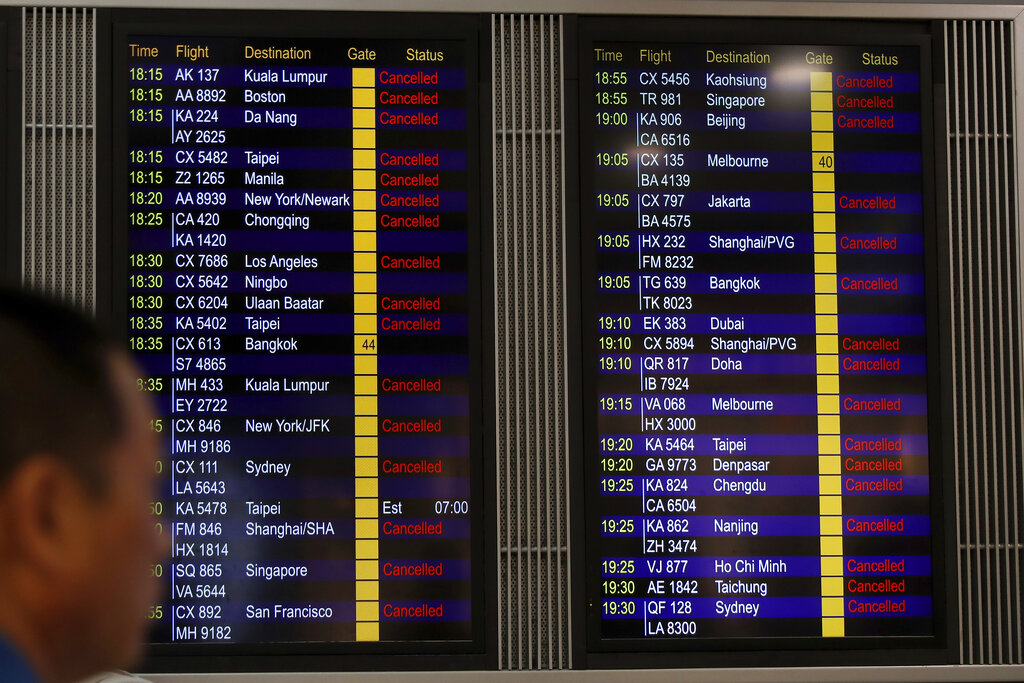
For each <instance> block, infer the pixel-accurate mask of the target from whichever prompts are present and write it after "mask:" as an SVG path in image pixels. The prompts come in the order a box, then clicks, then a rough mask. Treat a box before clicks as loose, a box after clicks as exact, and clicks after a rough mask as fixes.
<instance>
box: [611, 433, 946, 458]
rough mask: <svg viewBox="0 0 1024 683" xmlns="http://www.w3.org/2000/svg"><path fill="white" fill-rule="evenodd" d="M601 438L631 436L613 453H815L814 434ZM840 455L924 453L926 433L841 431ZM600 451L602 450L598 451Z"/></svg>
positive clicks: (648, 435) (816, 453)
mask: <svg viewBox="0 0 1024 683" xmlns="http://www.w3.org/2000/svg"><path fill="white" fill-rule="evenodd" d="M601 437H602V438H611V439H620V438H630V439H632V440H633V447H632V448H625V447H622V445H621V444H618V447H617V448H616V449H615V450H614V451H613V453H614V454H615V455H687V456H691V455H736V454H739V455H751V456H752V455H818V453H819V450H818V435H817V434H718V435H714V436H713V435H710V434H694V435H690V436H686V435H672V436H651V435H650V434H602V435H601ZM840 446H841V448H842V454H843V455H927V454H928V435H927V434H845V435H843V437H842V438H841V440H840ZM602 452H604V451H602Z"/></svg>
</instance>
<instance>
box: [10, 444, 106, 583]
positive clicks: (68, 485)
mask: <svg viewBox="0 0 1024 683" xmlns="http://www.w3.org/2000/svg"><path fill="white" fill-rule="evenodd" d="M4 488H5V489H6V492H5V495H4V496H3V499H4V510H3V523H4V525H5V527H6V535H7V537H8V539H9V543H10V549H11V552H12V553H16V554H17V556H18V557H20V559H21V560H22V561H23V562H26V563H30V564H31V567H32V570H33V571H34V572H36V573H37V575H38V576H40V577H41V578H44V579H48V578H53V577H56V576H59V575H60V574H61V573H63V572H64V571H65V570H66V569H67V567H68V566H69V563H73V562H74V559H75V558H74V557H73V550H74V548H75V547H76V545H78V544H81V543H82V542H83V541H86V542H87V539H85V538H83V536H82V531H83V522H85V521H87V519H88V508H87V506H86V505H85V503H86V500H85V497H86V492H85V490H84V488H83V486H82V484H81V482H80V481H79V480H78V477H76V476H75V474H74V473H73V472H71V470H70V469H69V468H68V467H67V466H66V465H64V464H63V463H62V462H60V461H59V460H57V459H56V458H53V457H51V456H46V455H37V456H33V457H30V458H28V459H27V460H26V461H25V462H24V463H23V464H22V465H21V466H20V467H18V469H17V470H16V471H15V472H14V473H12V475H11V476H10V477H9V478H8V481H7V484H6V486H5V487H4Z"/></svg>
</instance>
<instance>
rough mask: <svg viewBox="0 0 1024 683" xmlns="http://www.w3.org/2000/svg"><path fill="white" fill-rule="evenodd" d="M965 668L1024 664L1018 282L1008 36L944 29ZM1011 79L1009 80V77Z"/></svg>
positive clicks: (991, 30) (997, 28)
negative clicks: (966, 666) (1023, 645)
mask: <svg viewBox="0 0 1024 683" xmlns="http://www.w3.org/2000/svg"><path fill="white" fill-rule="evenodd" d="M944 35H945V41H946V59H945V64H946V84H947V101H946V122H947V128H946V131H947V146H946V150H947V157H948V159H947V161H948V164H947V168H948V170H949V200H948V202H949V203H948V208H949V220H950V225H949V239H950V243H949V253H950V263H949V267H950V273H951V283H950V285H951V311H950V313H951V321H952V328H953V329H952V335H951V342H952V348H951V351H952V354H951V355H952V358H953V366H952V367H951V368H948V369H944V370H947V371H949V372H951V373H952V377H953V404H954V416H953V417H954V419H953V429H954V432H955V438H954V444H953V445H954V453H953V457H954V463H955V467H954V469H955V473H956V481H955V482H954V489H955V491H956V525H957V553H958V563H957V587H958V589H959V596H958V597H959V618H960V637H961V641H960V660H961V662H962V663H964V664H1020V663H1024V647H1022V617H1024V614H1022V609H1021V569H1022V567H1021V560H1022V559H1024V557H1022V554H1024V550H1022V546H1021V535H1020V530H1021V529H1020V527H1021V521H1020V514H1021V512H1022V511H1024V500H1022V496H1024V481H1022V478H1021V476H1022V474H1024V466H1022V465H1021V457H1022V454H1024V450H1022V443H1021V424H1020V423H1021V415H1022V414H1024V377H1022V373H1021V369H1022V366H1021V362H1022V348H1021V341H1022V336H1024V335H1022V327H1021V326H1022V320H1021V315H1020V296H1021V294H1020V292H1021V289H1020V287H1021V280H1020V278H1021V275H1020V268H1019V266H1020V264H1019V262H1018V255H1019V253H1020V244H1019V232H1018V226H1017V220H1018V211H1017V201H1016V192H1015V189H1014V188H1016V174H1017V169H1016V165H1015V163H1014V160H1015V159H1016V158H1017V154H1018V150H1017V139H1016V131H1015V129H1014V128H1015V124H1014V122H1015V121H1016V113H1015V105H1014V100H1013V83H1014V82H1015V81H1014V77H1013V72H1012V69H1013V54H1014V47H1013V39H1014V37H1013V27H1012V24H1009V23H1005V22H998V21H975V20H970V21H947V22H945V32H944ZM1008 75H1009V77H1008Z"/></svg>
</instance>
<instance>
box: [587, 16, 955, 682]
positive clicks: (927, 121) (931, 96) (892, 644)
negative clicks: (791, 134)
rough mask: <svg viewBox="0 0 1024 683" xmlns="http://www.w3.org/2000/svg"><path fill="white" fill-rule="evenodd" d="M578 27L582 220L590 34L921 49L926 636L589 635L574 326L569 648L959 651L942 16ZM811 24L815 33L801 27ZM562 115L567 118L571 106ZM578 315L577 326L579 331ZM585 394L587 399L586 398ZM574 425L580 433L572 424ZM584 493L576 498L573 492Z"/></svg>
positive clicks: (795, 655)
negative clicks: (929, 617)
mask: <svg viewBox="0 0 1024 683" xmlns="http://www.w3.org/2000/svg"><path fill="white" fill-rule="evenodd" d="M579 24H580V30H579V32H578V36H579V38H578V39H579V45H578V50H577V59H578V60H579V65H578V67H577V68H578V69H579V90H578V93H579V94H578V97H579V115H578V116H577V117H576V120H577V121H578V122H579V123H578V126H579V128H578V131H577V133H578V137H577V139H578V144H579V150H580V151H579V153H578V154H577V157H578V158H579V159H580V169H579V175H578V176H577V178H578V180H579V190H578V191H579V196H580V202H579V204H578V206H579V209H580V214H579V219H580V223H581V224H582V223H584V222H585V220H586V217H587V216H588V215H592V213H593V209H592V208H587V209H585V208H584V202H587V201H588V198H587V197H584V196H583V188H584V187H585V186H592V184H593V169H592V168H591V166H590V165H589V163H588V161H589V160H588V159H583V158H582V150H583V148H584V146H585V145H584V136H585V135H587V134H588V133H584V130H586V127H587V125H588V124H589V122H590V119H589V118H588V114H589V113H590V112H591V110H592V105H591V103H590V100H589V98H588V97H586V94H587V93H589V89H590V87H591V86H590V81H589V76H587V75H585V74H583V73H582V67H583V65H584V64H586V63H588V61H587V56H588V54H587V52H588V50H589V49H590V46H591V45H592V44H593V43H594V42H595V41H608V42H650V43H658V42H676V43H703V42H715V43H737V44H751V43H756V44H762V45H771V44H797V45H800V44H808V43H813V44H819V45H844V44H845V45H885V44H891V45H895V44H901V45H911V46H919V47H920V49H921V124H922V125H921V140H922V149H921V153H922V207H923V216H922V219H923V223H924V241H925V245H924V251H925V253H924V260H925V289H926V292H927V293H928V295H927V296H926V301H925V309H926V334H927V338H926V339H927V357H928V360H929V362H928V371H927V384H928V407H929V410H928V436H929V475H930V494H931V498H930V512H931V521H932V534H931V537H932V579H933V584H932V597H933V615H934V616H933V618H934V623H935V629H936V630H935V636H934V637H925V638H921V637H907V638H899V639H895V638H887V637H879V638H850V639H838V638H821V637H819V638H736V639H728V638H715V639H712V638H695V639H693V640H682V639H676V640H669V641H667V642H666V641H653V642H652V641H641V640H639V639H629V640H622V641H610V640H600V639H599V638H598V637H597V631H596V622H597V620H596V619H594V618H592V617H591V614H590V610H589V609H588V599H589V598H590V596H591V595H593V598H594V600H595V601H596V600H597V599H598V598H599V596H598V595H596V593H591V591H594V590H595V587H594V586H591V585H590V583H591V576H590V574H589V572H587V570H586V562H587V561H588V560H593V559H594V557H596V556H593V557H592V554H591V553H589V552H588V550H587V549H586V547H584V546H591V545H592V544H593V543H594V542H595V540H596V535H595V533H594V531H593V529H594V525H593V524H589V523H588V521H587V514H588V513H590V514H593V513H592V508H593V505H592V504H591V503H589V502H588V501H593V500H595V496H596V495H597V493H595V492H596V491H598V487H597V483H598V481H599V474H598V473H597V472H596V470H595V469H593V468H591V469H590V470H589V471H587V472H586V473H584V466H583V460H584V458H586V457H587V454H588V453H590V452H593V451H594V449H595V448H596V439H597V437H596V429H597V424H596V421H597V415H596V409H595V407H594V406H593V405H587V404H586V403H585V402H586V401H587V400H588V399H592V398H593V397H594V396H595V395H596V394H595V391H594V388H593V382H592V374H593V373H592V371H591V370H590V368H592V367H593V364H594V362H595V361H596V353H595V351H594V349H593V348H592V347H591V348H590V349H587V347H586V346H585V343H584V340H583V338H582V334H579V335H577V336H576V341H577V343H578V346H577V347H576V348H575V349H574V356H575V357H574V359H573V362H572V366H573V367H574V371H575V373H576V376H578V377H580V378H581V379H582V383H581V386H580V388H579V392H580V397H579V400H576V401H574V403H573V404H572V408H573V409H574V410H575V411H576V420H575V422H576V423H577V424H579V425H580V426H581V429H580V430H578V431H577V432H576V436H577V440H576V442H575V444H574V445H573V451H574V452H576V453H578V454H579V455H578V456H577V458H576V462H577V467H576V469H575V470H574V474H575V477H576V478H575V480H574V488H575V489H576V490H578V491H582V492H583V493H582V495H577V496H576V497H575V499H574V509H573V515H572V523H573V530H574V535H575V537H576V538H577V539H581V540H582V541H583V542H582V543H580V542H577V544H576V545H575V547H574V548H573V584H574V585H575V586H576V593H575V594H574V596H573V606H574V609H575V610H576V615H577V618H576V620H575V624H574V627H575V628H574V645H575V656H576V657H578V658H579V659H577V662H579V664H578V665H581V666H583V667H584V668H654V667H698V666H711V667H725V666H844V665H858V664H860V665H866V664H872V665H907V664H945V663H950V662H954V661H956V659H955V645H956V642H957V632H956V620H955V618H954V615H953V611H952V610H953V608H954V606H955V604H956V596H952V595H950V594H949V590H950V589H951V588H952V582H950V581H949V579H948V578H947V574H948V572H947V567H949V568H951V569H952V568H955V566H956V564H955V554H954V549H955V542H954V538H953V535H952V532H953V530H952V529H951V528H949V526H948V525H949V523H950V522H951V521H952V520H949V519H947V518H946V515H945V510H947V509H949V506H948V503H951V502H952V501H951V495H950V493H949V491H948V489H949V488H951V487H944V485H943V483H944V481H948V482H952V481H953V472H952V447H953V439H952V432H951V427H950V424H951V420H950V419H949V416H950V415H951V414H952V412H951V411H952V404H951V386H950V377H949V376H948V375H947V374H946V373H944V372H943V369H944V368H946V367H950V366H949V364H948V363H949V346H950V344H949V339H950V329H951V328H950V323H949V319H948V318H949V313H948V311H949V305H948V298H949V274H948V273H947V272H946V271H945V269H943V268H942V267H941V264H942V263H948V259H946V258H944V255H945V248H946V247H945V245H947V244H948V240H947V239H946V237H947V236H946V231H947V223H946V221H944V220H940V218H942V216H943V214H944V211H945V209H944V205H940V204H941V203H938V202H937V200H938V198H939V197H942V196H945V195H944V194H943V193H942V191H940V189H939V188H942V187H943V183H942V178H943V177H944V176H942V175H940V174H939V170H940V169H939V168H938V164H937V162H936V159H937V158H941V155H940V154H937V151H938V150H941V149H943V147H942V146H941V145H940V142H941V140H940V137H939V133H941V126H940V125H936V124H937V123H941V121H942V120H943V118H942V115H941V111H942V109H941V108H940V107H941V100H939V99H937V96H938V95H939V94H941V93H942V92H943V87H942V78H943V70H942V68H941V64H940V63H939V62H937V61H936V60H938V59H939V58H940V57H941V55H942V48H941V26H939V27H938V28H937V27H936V26H935V25H934V24H931V23H929V22H921V21H917V22H891V21H890V22H881V21H879V22H863V21H861V22H856V21H824V20H803V19H771V18H756V19H747V20H742V19H734V18H733V19H730V18H680V17H657V18H653V17H622V16H616V17H581V18H580V19H579ZM809 36H813V37H812V38H809ZM569 120H572V118H571V117H569ZM576 241H577V243H578V244H579V245H580V250H579V258H580V269H579V277H577V278H575V279H576V280H578V281H579V282H580V285H579V286H580V289H581V291H580V292H579V296H580V299H578V300H577V301H578V303H579V305H580V307H581V310H582V315H583V317H584V318H586V317H587V316H591V317H592V316H593V314H594V307H593V301H592V295H589V294H588V292H589V290H588V284H587V282H588V281H586V280H585V278H588V277H591V276H593V275H594V273H595V272H596V269H595V261H594V253H593V248H592V247H591V246H589V245H588V244H587V245H585V244H584V240H583V239H582V234H577V237H576ZM586 329H587V327H586V326H584V327H583V330H584V331H585V330H586ZM590 403H593V401H592V400H591V401H590ZM580 431H582V434H580V433H579V432H580ZM581 498H582V499H583V500H581Z"/></svg>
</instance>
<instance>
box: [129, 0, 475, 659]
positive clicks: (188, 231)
mask: <svg viewBox="0 0 1024 683" xmlns="http://www.w3.org/2000/svg"><path fill="white" fill-rule="evenodd" d="M309 16H310V19H313V18H315V17H316V16H317V15H309ZM232 18H233V21H232V22H222V24H221V25H220V26H219V28H218V27H217V26H211V25H210V24H209V23H207V20H206V18H205V17H204V16H203V15H201V14H200V15H192V22H193V28H194V27H195V26H196V25H203V26H204V28H203V32H202V33H198V34H197V33H195V32H190V33H185V32H184V31H182V29H185V30H187V26H184V25H178V26H177V27H175V28H176V29H177V30H179V31H181V32H179V33H174V32H173V30H174V29H168V28H167V27H166V26H164V27H162V28H160V29H157V30H158V31H160V33H159V34H154V32H153V29H152V28H150V30H149V31H140V30H138V29H136V28H133V27H132V26H131V25H127V26H125V27H122V29H121V30H120V31H119V32H118V31H115V33H114V41H113V45H112V52H113V64H114V75H115V79H114V92H113V102H114V106H113V111H112V115H111V116H112V119H113V121H114V125H115V130H116V131H117V132H116V136H115V139H114V145H113V149H114V166H113V169H114V170H113V173H114V178H113V182H114V187H115V204H114V212H115V213H114V220H115V225H116V226H117V227H116V228H115V229H116V230H118V232H115V235H118V234H119V235H122V236H123V239H121V240H115V241H116V242H123V251H121V252H118V251H117V245H115V259H116V262H115V268H120V270H119V271H115V278H116V279H117V280H118V281H117V282H115V291H120V292H122V293H123V297H122V299H121V301H120V306H121V308H120V311H119V312H118V313H117V315H118V317H119V320H120V321H121V322H122V324H123V325H124V326H125V329H126V332H125V334H126V335H127V338H128V341H129V343H130V346H131V349H132V350H133V351H134V352H135V354H136V357H137V359H138V360H139V362H140V364H141V367H142V369H143V370H144V371H145V373H146V374H147V377H144V378H140V379H139V385H140V389H141V390H144V391H147V392H150V393H151V394H152V395H153V397H154V399H155V401H156V404H157V406H158V409H159V417H158V418H157V420H156V421H155V423H154V429H155V430H156V431H158V432H160V433H161V435H163V436H164V437H165V444H166V457H165V458H164V459H163V460H162V461H161V462H160V463H159V464H158V467H160V468H161V472H162V474H163V497H162V499H161V500H159V501H154V513H155V514H156V515H159V523H160V524H161V525H162V530H163V534H164V535H165V536H166V537H167V539H168V543H169V544H170V546H171V556H170V558H169V559H168V560H167V561H166V562H165V563H163V564H162V565H159V566H156V567H154V568H153V570H154V573H156V574H157V576H159V577H160V578H161V581H162V584H163V586H164V599H163V602H162V603H161V604H158V605H154V606H153V608H152V609H151V613H150V617H151V619H152V620H153V622H154V625H155V628H154V635H153V641H154V642H156V643H176V644H177V643H204V644H209V643H220V644H228V643H230V644H241V645H252V644H256V643H270V644H273V643H279V644H280V643H286V644H291V645H290V646H289V648H288V649H287V650H273V649H270V650H260V653H261V654H262V653H267V652H271V653H272V652H282V651H284V652H288V653H296V652H302V651H303V650H301V649H296V647H294V644H297V643H307V644H310V643H334V644H339V643H341V644H343V643H349V644H350V645H349V646H348V647H347V649H344V648H342V650H341V651H346V652H362V651H369V652H382V651H396V648H398V649H397V651H400V652H437V651H441V652H455V651H461V650H459V649H458V647H457V645H458V643H463V645H464V646H468V644H473V643H475V645H476V647H479V646H480V634H481V631H482V624H481V621H482V613H483V612H482V609H483V607H482V604H480V603H481V602H482V600H481V595H482V585H483V579H482V572H483V569H484V568H483V563H482V561H481V545H480V543H481V533H482V529H481V523H480V513H481V511H482V507H483V505H482V501H481V500H480V490H481V489H480V481H481V476H482V474H481V467H482V456H481V440H482V436H481V427H480V422H481V408H480V406H481V394H482V388H481V384H480V382H481V372H480V367H479V366H480V362H481V361H480V346H481V321H482V316H481V314H480V305H481V297H480V295H479V291H480V285H479V282H480V272H479V264H480V262H481V261H482V259H481V258H480V255H479V251H480V248H481V247H480V237H479V233H480V230H479V223H478V220H479V208H478V207H479V204H478V202H479V172H478V163H479V162H478V158H477V155H478V152H477V150H478V142H477V138H476V136H477V134H478V133H477V124H476V122H475V116H476V111H477V107H478V100H477V95H476V87H477V86H476V80H477V64H476V59H477V57H476V54H477V52H476V39H475V33H474V31H475V26H476V25H475V23H474V20H472V19H471V20H468V21H467V20H463V19H454V20H453V19H452V18H444V17H432V18H428V19H422V18H421V19H422V20H421V19H417V17H415V16H412V17H408V16H407V17H403V19H402V22H394V21H393V20H392V19H390V18H384V19H382V18H380V17H377V18H376V19H367V17H366V16H365V15H360V16H359V17H358V18H359V20H358V21H356V19H355V18H353V17H351V16H349V15H343V14H338V15H333V16H332V17H331V18H329V19H327V20H326V24H329V26H327V25H324V26H320V27H319V29H318V30H319V31H320V33H319V34H318V35H314V36H310V35H309V34H310V28H309V27H310V26H312V25H314V24H318V23H319V22H313V23H312V24H310V23H308V22H307V23H306V24H305V28H302V29H299V30H296V31H295V32H293V33H288V32H286V29H283V28H281V27H280V26H278V27H277V28H268V24H273V25H276V22H274V21H264V22H263V23H262V24H259V25H256V27H255V28H254V29H252V31H249V30H248V29H246V28H245V26H246V22H251V21H253V19H252V16H251V15H232ZM321 18H322V17H321ZM297 21H298V18H296V17H294V16H293V17H291V23H292V24H293V25H294V24H296V22H297ZM232 24H234V25H232ZM399 24H401V26H402V27H404V28H400V27H399ZM332 26H333V28H331V27H332ZM373 31H376V33H372V32H373ZM435 35H439V36H441V38H432V37H431V36H435ZM396 36H397V37H396ZM410 36H413V37H410ZM118 288H119V289H118ZM378 641H406V642H405V643H403V644H402V646H397V645H396V646H393V647H392V649H391V650H381V649H380V648H379V647H376V648H374V647H371V649H369V650H367V649H366V648H367V646H368V645H370V644H372V643H376V642H378ZM413 641H432V642H433V644H430V647H423V648H420V649H418V650H417V649H416V648H415V647H412V645H415V642H413ZM437 641H450V642H451V645H450V646H447V647H444V646H442V647H441V648H440V650H439V649H438V647H437ZM423 645H424V646H426V645H428V644H427V643H423ZM360 648H362V649H360ZM464 649H466V648H465V647H464ZM332 651H336V650H332ZM467 651H468V649H467ZM378 666H379V665H378Z"/></svg>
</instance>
